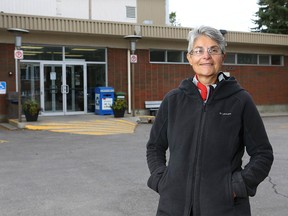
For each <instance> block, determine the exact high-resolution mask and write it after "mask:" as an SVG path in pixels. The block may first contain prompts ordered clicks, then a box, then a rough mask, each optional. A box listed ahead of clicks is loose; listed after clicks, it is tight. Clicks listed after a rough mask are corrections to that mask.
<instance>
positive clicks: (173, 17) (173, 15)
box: [169, 12, 181, 26]
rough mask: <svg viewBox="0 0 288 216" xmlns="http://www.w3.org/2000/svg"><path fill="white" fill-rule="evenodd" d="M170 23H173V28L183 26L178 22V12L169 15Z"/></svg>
mask: <svg viewBox="0 0 288 216" xmlns="http://www.w3.org/2000/svg"><path fill="white" fill-rule="evenodd" d="M169 22H170V23H171V25H172V26H181V24H180V23H178V22H177V19H176V12H171V13H170V14H169Z"/></svg>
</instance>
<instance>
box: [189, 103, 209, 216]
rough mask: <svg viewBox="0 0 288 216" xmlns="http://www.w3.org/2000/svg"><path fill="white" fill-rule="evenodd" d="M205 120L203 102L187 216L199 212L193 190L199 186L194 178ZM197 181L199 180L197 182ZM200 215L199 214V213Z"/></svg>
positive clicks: (204, 105)
mask: <svg viewBox="0 0 288 216" xmlns="http://www.w3.org/2000/svg"><path fill="white" fill-rule="evenodd" d="M205 118H206V103H205V102H203V108H202V113H201V119H200V124H199V125H200V130H199V132H198V137H197V145H196V149H195V158H194V166H193V169H192V173H193V176H192V182H194V183H193V185H192V186H191V194H189V198H190V203H189V208H188V213H187V216H190V215H191V212H193V213H196V214H197V210H198V209H199V211H200V207H199V206H198V205H199V204H198V205H197V206H195V198H197V196H198V194H197V193H196V191H195V189H196V188H197V184H199V183H198V182H197V181H196V180H197V179H196V176H197V165H198V161H199V160H198V159H199V158H200V156H201V155H199V154H200V152H199V148H200V145H201V142H202V136H203V129H204V123H205ZM198 181H199V180H198ZM194 209H195V211H196V212H194V211H193V210H194ZM199 215H200V212H199Z"/></svg>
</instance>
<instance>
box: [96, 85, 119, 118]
mask: <svg viewBox="0 0 288 216" xmlns="http://www.w3.org/2000/svg"><path fill="white" fill-rule="evenodd" d="M113 101H114V89H113V88H112V87H97V88H95V114H98V115H112V114H113V110H112V109H111V106H112V104H113Z"/></svg>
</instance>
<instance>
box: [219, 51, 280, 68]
mask: <svg viewBox="0 0 288 216" xmlns="http://www.w3.org/2000/svg"><path fill="white" fill-rule="evenodd" d="M224 64H244V65H245V64H248V65H249V64H253V65H278V66H281V65H283V64H284V62H283V56H281V55H268V54H243V53H226V58H225V60H224Z"/></svg>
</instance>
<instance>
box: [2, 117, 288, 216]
mask: <svg viewBox="0 0 288 216" xmlns="http://www.w3.org/2000/svg"><path fill="white" fill-rule="evenodd" d="M263 120H264V123H265V126H266V129H267V132H268V135H269V138H270V141H271V143H272V145H273V148H274V156H275V161H274V164H273V167H272V170H271V173H270V175H269V177H268V178H267V179H265V181H264V182H263V183H262V184H261V185H260V186H259V188H258V191H257V194H256V196H255V197H253V198H251V205H252V212H253V214H252V215H253V216H285V215H287V212H288V205H287V203H288V186H287V185H288V173H287V170H288V163H287V162H288V133H287V132H288V116H281V117H277V116H274V117H264V118H263ZM150 128H151V124H138V125H137V126H136V128H135V131H134V132H132V133H123V134H108V135H97V136H96V135H91V134H90V135H89V134H88V135H85V134H73V133H65V132H57V133H56V132H52V131H47V130H26V129H25V130H14V131H10V130H6V129H3V128H1V129H0V176H1V178H0V191H1V192H0V215H1V216H16V215H21V216H32V215H37V216H68V215H69V216H90V215H91V216H92V215H93V216H153V215H155V212H156V208H157V202H158V195H157V194H156V193H155V192H153V191H152V190H150V189H149V188H148V187H147V186H146V181H147V179H148V177H149V171H148V168H147V165H146V148H145V145H146V142H147V139H148V136H149V131H150ZM247 159H248V158H247Z"/></svg>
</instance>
